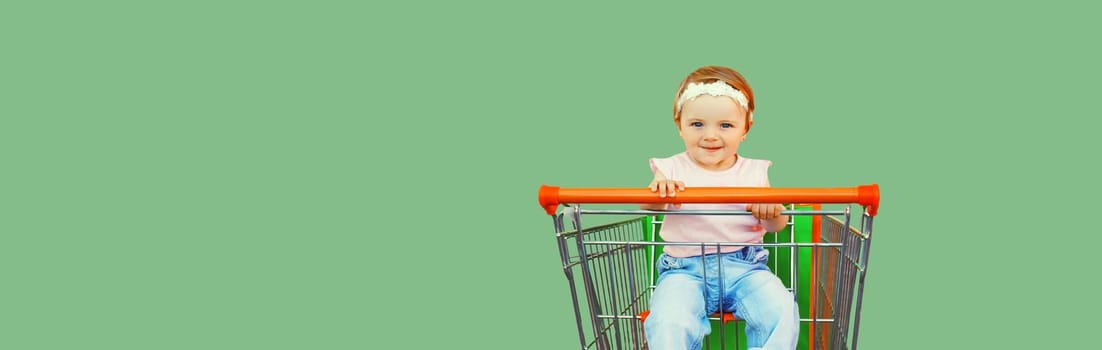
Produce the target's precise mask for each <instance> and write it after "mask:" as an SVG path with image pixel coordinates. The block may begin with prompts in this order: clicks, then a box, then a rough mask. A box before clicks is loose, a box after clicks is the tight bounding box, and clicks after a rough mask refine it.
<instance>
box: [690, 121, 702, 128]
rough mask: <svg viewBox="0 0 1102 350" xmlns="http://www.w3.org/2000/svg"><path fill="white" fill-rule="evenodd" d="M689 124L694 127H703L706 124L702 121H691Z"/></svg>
mask: <svg viewBox="0 0 1102 350" xmlns="http://www.w3.org/2000/svg"><path fill="white" fill-rule="evenodd" d="M689 125H691V126H692V127H694V128H699V127H702V126H704V123H701V122H692V123H689Z"/></svg>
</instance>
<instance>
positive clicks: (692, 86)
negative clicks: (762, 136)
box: [677, 80, 754, 121]
mask: <svg viewBox="0 0 1102 350" xmlns="http://www.w3.org/2000/svg"><path fill="white" fill-rule="evenodd" d="M704 94H708V95H712V96H727V97H730V98H733V99H735V101H737V102H738V104H740V105H742V109H745V110H750V102H749V100H747V99H746V95H743V94H742V91H738V90H737V89H735V88H733V87H731V86H730V85H727V83H725V82H723V81H722V80H716V81H715V82H713V83H708V84H704V83H689V86H687V87H685V91H684V92H682V93H681V98H679V99H677V112H678V113H680V112H681V107H682V106H684V105H685V103H686V102H689V101H692V100H694V99H696V98H697V97H698V96H700V95H704ZM750 120H751V121H753V120H754V113H750Z"/></svg>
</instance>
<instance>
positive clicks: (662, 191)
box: [656, 181, 666, 198]
mask: <svg viewBox="0 0 1102 350" xmlns="http://www.w3.org/2000/svg"><path fill="white" fill-rule="evenodd" d="M656 186H657V189H658V198H666V182H665V181H658V184H657V185H656Z"/></svg>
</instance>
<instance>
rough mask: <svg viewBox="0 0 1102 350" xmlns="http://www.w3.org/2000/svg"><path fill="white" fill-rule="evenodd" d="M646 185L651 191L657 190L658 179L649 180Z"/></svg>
mask: <svg viewBox="0 0 1102 350" xmlns="http://www.w3.org/2000/svg"><path fill="white" fill-rule="evenodd" d="M647 187H649V188H650V191H651V192H657V191H658V181H657V180H655V181H651V182H650V185H647Z"/></svg>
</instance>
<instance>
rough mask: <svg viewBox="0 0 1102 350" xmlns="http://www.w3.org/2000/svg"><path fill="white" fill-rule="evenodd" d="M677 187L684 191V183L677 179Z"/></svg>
mask: <svg viewBox="0 0 1102 350" xmlns="http://www.w3.org/2000/svg"><path fill="white" fill-rule="evenodd" d="M677 189H678V190H681V191H684V190H685V183H684V182H681V181H678V182H677Z"/></svg>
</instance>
